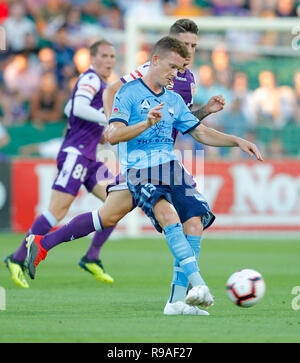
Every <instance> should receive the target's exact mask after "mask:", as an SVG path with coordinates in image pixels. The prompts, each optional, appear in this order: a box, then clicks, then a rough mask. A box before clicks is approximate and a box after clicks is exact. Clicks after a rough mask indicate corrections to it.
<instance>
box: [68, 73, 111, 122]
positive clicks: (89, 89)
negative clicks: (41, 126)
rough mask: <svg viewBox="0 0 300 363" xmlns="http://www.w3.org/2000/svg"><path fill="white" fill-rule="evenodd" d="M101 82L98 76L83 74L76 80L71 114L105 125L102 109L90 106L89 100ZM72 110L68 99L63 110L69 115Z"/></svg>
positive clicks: (98, 88) (105, 120)
mask: <svg viewBox="0 0 300 363" xmlns="http://www.w3.org/2000/svg"><path fill="white" fill-rule="evenodd" d="M100 87H101V84H100V79H99V78H98V77H92V78H91V75H88V74H87V75H84V76H83V77H82V78H81V79H80V81H79V82H78V89H77V91H76V93H75V95H74V101H73V114H74V116H76V117H80V118H81V119H83V120H86V121H91V122H97V123H98V124H99V125H102V126H106V125H107V119H106V117H105V114H104V113H103V109H100V110H97V109H95V108H94V107H91V106H90V105H91V101H92V99H93V97H94V96H95V94H96V93H97V92H98V91H99V90H100ZM71 110H72V101H71V100H69V101H68V103H67V104H66V106H65V109H64V112H65V114H66V116H67V117H70V114H71Z"/></svg>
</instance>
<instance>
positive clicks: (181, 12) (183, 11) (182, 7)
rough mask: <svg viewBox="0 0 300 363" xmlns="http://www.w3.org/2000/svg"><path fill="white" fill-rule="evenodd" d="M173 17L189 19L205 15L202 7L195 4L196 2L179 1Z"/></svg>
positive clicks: (191, 0) (190, 0)
mask: <svg viewBox="0 0 300 363" xmlns="http://www.w3.org/2000/svg"><path fill="white" fill-rule="evenodd" d="M172 15H173V16H178V17H189V16H201V15H204V12H203V10H202V9H201V7H200V6H198V5H196V4H195V1H194V0H177V7H176V8H175V10H174V11H173V13H172Z"/></svg>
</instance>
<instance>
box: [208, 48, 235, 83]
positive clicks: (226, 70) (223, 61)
mask: <svg viewBox="0 0 300 363" xmlns="http://www.w3.org/2000/svg"><path fill="white" fill-rule="evenodd" d="M211 60H212V66H213V70H214V76H215V81H216V82H217V83H219V84H221V85H222V86H224V87H225V88H230V87H231V84H232V78H233V70H232V68H231V66H230V63H229V55H228V53H227V51H226V49H225V47H224V46H222V45H220V46H217V47H216V48H215V49H214V50H213V51H212V54H211Z"/></svg>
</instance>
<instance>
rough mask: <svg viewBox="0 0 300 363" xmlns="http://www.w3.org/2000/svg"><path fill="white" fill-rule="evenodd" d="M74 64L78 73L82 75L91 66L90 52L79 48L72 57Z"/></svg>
mask: <svg viewBox="0 0 300 363" xmlns="http://www.w3.org/2000/svg"><path fill="white" fill-rule="evenodd" d="M74 63H75V66H76V69H77V72H78V73H83V72H85V71H86V70H88V69H89V67H90V64H91V56H90V52H89V50H88V49H87V48H80V49H78V50H77V51H76V53H75V55H74Z"/></svg>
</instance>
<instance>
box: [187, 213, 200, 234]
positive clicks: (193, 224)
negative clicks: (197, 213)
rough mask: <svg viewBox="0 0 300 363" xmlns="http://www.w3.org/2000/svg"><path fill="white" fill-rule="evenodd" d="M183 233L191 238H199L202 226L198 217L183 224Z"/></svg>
mask: <svg viewBox="0 0 300 363" xmlns="http://www.w3.org/2000/svg"><path fill="white" fill-rule="evenodd" d="M183 229H184V233H185V234H188V235H191V236H201V235H202V232H203V225H202V222H201V218H200V217H192V218H190V219H188V220H187V221H186V222H184V223H183Z"/></svg>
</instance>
